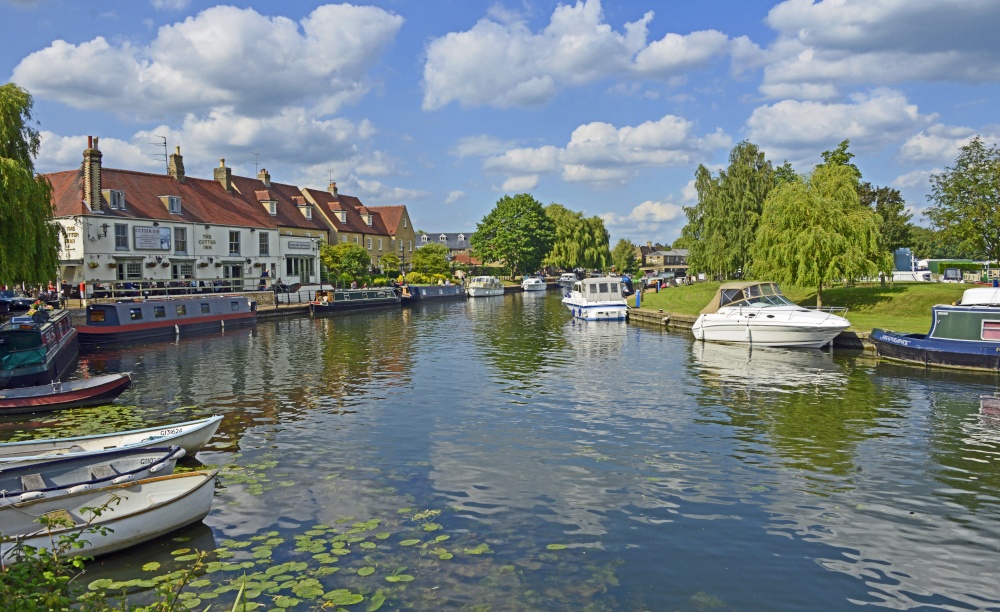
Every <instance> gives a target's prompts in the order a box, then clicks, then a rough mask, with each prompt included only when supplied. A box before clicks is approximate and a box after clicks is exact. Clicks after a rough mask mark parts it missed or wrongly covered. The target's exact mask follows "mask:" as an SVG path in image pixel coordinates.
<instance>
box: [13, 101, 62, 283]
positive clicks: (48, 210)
mask: <svg viewBox="0 0 1000 612" xmlns="http://www.w3.org/2000/svg"><path fill="white" fill-rule="evenodd" d="M32 105H33V103H32V100H31V94H29V93H28V92H27V91H25V90H24V89H21V88H20V87H18V86H17V85H15V84H13V83H7V84H6V85H3V86H0V192H2V193H3V195H2V197H0V284H14V283H20V282H30V283H37V282H43V281H46V280H51V279H54V278H55V277H56V275H57V273H58V269H59V231H60V230H59V227H58V226H57V225H55V224H54V223H52V186H51V185H50V184H49V182H48V180H46V179H45V177H42V176H35V165H34V162H33V161H32V160H33V159H34V158H35V157H37V156H38V147H39V144H40V142H41V139H40V137H39V135H38V130H36V129H34V128H33V127H31V126H30V123H31V118H32V115H31V109H32Z"/></svg>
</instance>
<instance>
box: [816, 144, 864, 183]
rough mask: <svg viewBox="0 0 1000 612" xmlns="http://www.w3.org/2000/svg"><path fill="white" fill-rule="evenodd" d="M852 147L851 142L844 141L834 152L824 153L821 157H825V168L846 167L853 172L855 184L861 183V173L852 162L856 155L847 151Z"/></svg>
mask: <svg viewBox="0 0 1000 612" xmlns="http://www.w3.org/2000/svg"><path fill="white" fill-rule="evenodd" d="M850 146H851V141H850V140H843V141H841V143H840V144H839V145H837V148H836V149H834V150H832V151H823V153H821V154H820V155H821V156H822V157H823V163H822V164H821V165H823V166H844V167H845V168H847V169H849V170H850V171H851V174H852V175H853V176H854V180H855V182H858V183H860V182H861V171H860V170H858V167H857V166H855V165H854V164H853V163H852V162H851V160H852V159H854V153H851V152H850V151H848V150H847V148H848V147H850Z"/></svg>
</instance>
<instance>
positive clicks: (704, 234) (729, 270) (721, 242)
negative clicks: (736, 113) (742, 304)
mask: <svg viewBox="0 0 1000 612" xmlns="http://www.w3.org/2000/svg"><path fill="white" fill-rule="evenodd" d="M774 186H775V172H774V169H773V168H772V166H771V162H769V161H768V160H767V159H766V158H765V156H764V153H763V151H761V150H760V149H759V148H758V147H757V145H755V144H753V143H751V142H749V141H746V140H744V141H743V142H740V143H738V144H737V145H736V146H735V147H734V148H733V150H732V151H730V153H729V166H728V168H726V169H725V170H722V171H720V172H719V175H718V176H717V177H715V176H712V173H711V172H710V171H709V170H708V169H707V168H705V166H698V170H697V171H696V173H695V190H696V191H697V193H698V203H697V204H696V205H695V206H693V207H686V208H685V209H684V212H685V214H686V215H687V218H688V223H687V225H686V226H685V227H684V229H683V230H682V231H681V238H682V240H683V241H684V242H685V243H686V244H688V245H689V246H688V250H689V253H688V264H689V265H690V266H691V270H692V271H694V272H709V273H711V274H713V275H716V276H722V277H724V278H728V277H732V276H735V275H736V274H737V273H738V272H740V271H745V270H746V269H747V268H749V267H750V264H751V259H750V258H751V255H752V253H753V249H752V247H753V244H754V242H755V240H756V234H757V224H758V223H759V221H760V214H761V209H762V207H763V205H764V200H765V199H766V198H767V195H768V194H769V193H770V192H771V190H772V189H773V188H774Z"/></svg>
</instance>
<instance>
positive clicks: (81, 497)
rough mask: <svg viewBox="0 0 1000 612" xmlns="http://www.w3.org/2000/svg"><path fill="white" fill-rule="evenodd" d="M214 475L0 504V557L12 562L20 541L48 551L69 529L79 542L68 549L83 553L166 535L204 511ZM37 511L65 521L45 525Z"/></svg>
mask: <svg viewBox="0 0 1000 612" xmlns="http://www.w3.org/2000/svg"><path fill="white" fill-rule="evenodd" d="M217 473H218V470H211V471H198V472H185V473H181V474H170V475H167V476H158V477H156V478H146V479H144V480H139V481H136V482H133V483H125V484H115V485H109V486H106V487H100V488H96V489H88V490H84V491H72V490H71V491H69V492H67V493H66V494H65V495H61V496H59V497H53V498H45V497H43V498H40V499H35V500H31V501H25V502H21V503H18V504H10V505H7V506H0V526H2V531H3V537H2V538H0V558H2V559H3V560H4V561H5V562H6V561H8V560H11V561H13V560H16V559H17V557H18V554H19V549H20V546H22V545H27V546H33V547H35V548H37V549H51V548H52V546H53V542H55V543H57V544H58V542H59V538H60V537H61V536H63V535H72V534H75V533H81V537H80V541H81V542H82V543H83V546H82V547H81V548H73V549H72V551H71V552H72V554H74V555H86V556H96V555H103V554H106V553H110V552H115V551H117V550H122V549H125V548H128V547H130V546H134V545H136V544H140V543H142V542H145V541H147V540H152V539H153V538H156V537H159V536H161V535H164V534H167V533H170V532H171V531H174V530H176V529H180V528H181V527H184V526H185V525H189V524H191V523H194V522H197V521H200V520H201V519H203V518H205V516H206V515H207V514H208V513H209V511H210V510H211V509H212V497H213V496H214V495H215V476H216V474H217ZM94 508H102V510H101V513H100V516H94V513H93V509H94ZM43 515H44V516H47V517H49V518H58V519H62V520H63V521H66V522H68V525H64V526H53V527H52V528H51V529H49V528H46V527H44V526H42V525H40V524H39V522H38V517H40V516H43ZM88 527H97V528H99V531H98V532H92V531H90V530H89V529H88ZM102 528H107V529H102Z"/></svg>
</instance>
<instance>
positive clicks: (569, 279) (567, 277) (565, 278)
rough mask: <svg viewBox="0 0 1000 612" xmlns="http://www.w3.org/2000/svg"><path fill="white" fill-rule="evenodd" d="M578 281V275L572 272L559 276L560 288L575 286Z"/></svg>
mask: <svg viewBox="0 0 1000 612" xmlns="http://www.w3.org/2000/svg"><path fill="white" fill-rule="evenodd" d="M576 281H577V278H576V274H574V273H572V272H565V273H563V274H560V275H559V286H560V287H564V288H566V289H568V288H570V287H572V286H573V283H575V282H576Z"/></svg>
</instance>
